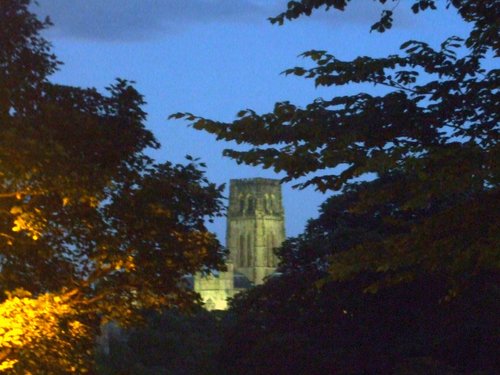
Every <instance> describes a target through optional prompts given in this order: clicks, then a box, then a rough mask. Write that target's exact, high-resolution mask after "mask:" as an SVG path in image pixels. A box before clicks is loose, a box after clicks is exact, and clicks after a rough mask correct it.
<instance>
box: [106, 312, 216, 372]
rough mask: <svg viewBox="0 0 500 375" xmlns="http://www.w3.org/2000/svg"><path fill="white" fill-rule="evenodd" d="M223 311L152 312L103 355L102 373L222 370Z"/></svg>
mask: <svg viewBox="0 0 500 375" xmlns="http://www.w3.org/2000/svg"><path fill="white" fill-rule="evenodd" d="M223 316H224V313H222V312H208V311H205V310H203V309H200V310H197V311H195V312H194V313H193V314H190V315H185V314H181V313H179V312H178V311H165V312H163V313H156V312H149V313H147V314H146V319H145V324H144V325H143V326H141V327H136V328H132V329H130V330H128V331H126V332H124V333H123V338H122V339H121V340H115V341H114V342H111V343H110V352H109V354H108V355H101V357H100V360H99V364H100V366H99V367H100V372H99V373H101V374H109V375H112V374H120V375H127V374H130V375H132V374H137V375H146V374H162V375H165V374H176V375H180V374H186V375H188V374H193V375H195V374H199V375H205V374H220V373H221V372H220V369H218V364H217V361H216V354H217V352H218V350H219V347H220V344H221V337H222V333H221V332H222V330H223Z"/></svg>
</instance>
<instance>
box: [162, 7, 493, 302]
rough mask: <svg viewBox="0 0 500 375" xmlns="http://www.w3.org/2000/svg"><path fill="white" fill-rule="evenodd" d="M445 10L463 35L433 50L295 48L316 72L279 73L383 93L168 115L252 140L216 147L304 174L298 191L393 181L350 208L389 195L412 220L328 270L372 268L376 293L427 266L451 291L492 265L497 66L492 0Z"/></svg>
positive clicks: (340, 257) (298, 11)
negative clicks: (220, 113) (346, 55)
mask: <svg viewBox="0 0 500 375" xmlns="http://www.w3.org/2000/svg"><path fill="white" fill-rule="evenodd" d="M379 2H380V3H381V4H385V3H387V1H386V0H379ZM393 3H396V4H395V5H394V6H398V5H399V6H402V5H403V4H402V3H401V4H399V2H396V1H394V2H393ZM347 6H349V1H347V0H341V1H337V0H318V1H309V0H302V1H291V2H289V3H288V7H287V10H286V11H285V12H283V13H281V14H280V15H278V16H277V17H274V18H271V22H273V23H278V24H282V23H283V22H285V21H288V20H293V19H295V18H297V17H300V16H303V15H310V14H311V13H312V12H314V11H316V10H317V9H319V8H321V7H326V9H327V10H328V9H329V8H332V9H335V10H343V9H344V8H345V7H347ZM436 7H437V4H436V2H435V1H433V0H423V1H422V0H418V1H414V2H413V4H412V5H411V8H412V10H413V12H415V13H418V12H421V11H425V10H428V9H430V10H433V9H436ZM447 7H448V8H452V9H456V10H457V11H458V13H459V14H460V16H461V17H462V19H463V20H464V21H465V22H467V23H470V24H471V26H472V31H471V32H470V35H469V37H468V38H467V39H465V40H463V39H461V38H458V37H456V36H451V37H449V38H448V39H446V40H445V41H443V43H442V44H441V48H440V49H438V50H436V49H433V48H432V47H430V46H429V45H428V44H427V43H425V42H421V41H416V40H410V41H407V42H405V43H403V45H402V46H401V54H400V55H391V56H387V57H384V58H370V57H366V56H361V57H358V58H356V59H354V60H352V61H341V60H339V59H337V58H336V57H335V56H334V55H332V54H329V53H327V52H326V51H314V50H313V51H308V52H305V53H304V54H303V56H304V57H305V58H308V59H310V60H311V62H312V63H313V64H314V66H313V67H312V68H303V67H295V68H292V69H288V70H286V71H285V74H292V75H297V76H304V77H306V78H308V79H313V80H314V83H315V85H316V86H326V87H330V86H343V85H349V84H356V83H371V84H374V85H375V86H383V87H385V88H386V89H387V90H388V93H386V94H384V95H375V94H370V93H363V92H361V93H359V94H356V95H352V96H338V97H333V98H331V99H321V98H319V99H316V100H315V101H314V102H313V103H311V104H309V105H307V106H306V107H305V108H300V107H297V106H295V105H293V104H291V103H289V102H281V103H277V104H276V105H275V107H274V111H273V112H271V113H267V114H263V115H259V114H257V113H256V112H255V111H252V110H243V111H240V112H239V113H238V118H237V119H236V120H235V121H233V122H232V123H222V122H218V121H213V120H209V119H205V118H202V117H199V116H195V115H193V114H189V113H178V114H174V115H172V117H174V118H184V119H187V120H189V121H191V122H192V126H193V127H194V128H196V129H200V130H204V131H207V132H209V133H212V134H214V135H216V137H217V139H222V140H235V141H237V142H239V143H242V142H243V143H246V144H248V145H250V146H251V148H250V149H248V150H246V151H235V150H225V151H224V153H225V155H226V156H229V157H231V158H233V159H235V160H236V161H237V162H238V163H247V164H250V165H261V166H263V167H265V168H274V170H275V171H278V172H279V171H284V172H286V175H287V176H286V177H285V178H284V179H283V180H284V181H292V180H295V179H298V178H305V179H306V182H304V183H302V184H298V185H297V186H298V187H301V188H303V187H306V186H309V185H314V186H316V188H317V189H319V190H321V191H327V190H329V191H343V192H347V191H349V189H351V188H352V187H355V186H356V183H357V182H356V181H358V180H359V179H360V178H364V177H367V176H375V178H383V177H387V178H388V179H391V183H390V184H388V185H385V186H381V188H380V189H370V190H369V191H368V193H367V194H361V195H360V196H359V200H358V202H357V203H356V204H355V205H353V206H352V207H351V210H354V211H361V212H363V211H365V212H369V211H370V210H371V208H372V207H374V206H376V205H378V204H380V203H383V202H391V201H392V200H394V199H397V200H398V209H399V211H400V216H406V217H412V218H414V220H412V221H411V225H409V226H407V227H406V230H405V231H403V232H399V233H397V234H396V235H393V236H387V237H385V238H384V239H383V240H382V241H378V242H376V243H374V244H370V243H368V242H367V243H365V244H363V245H360V246H357V247H353V248H352V249H351V250H350V251H346V252H342V253H339V254H335V255H333V256H332V258H331V262H330V271H331V272H330V274H331V277H333V278H334V279H336V280H344V279H348V278H352V277H355V276H356V275H357V274H359V272H364V271H375V272H378V273H380V274H383V275H385V276H386V277H385V279H384V280H381V281H380V280H379V282H378V283H377V284H373V285H371V286H368V287H367V290H371V291H376V290H377V289H378V288H379V287H380V286H381V285H383V284H391V283H395V282H396V283H397V282H401V281H404V280H409V279H412V278H414V277H415V276H416V275H417V274H418V272H420V271H419V270H425V272H427V271H432V272H435V273H444V274H446V275H447V277H448V280H449V287H450V289H449V291H450V296H451V295H453V294H454V293H456V292H457V290H459V289H460V288H461V287H462V286H464V284H467V283H468V282H469V281H470V279H471V278H474V277H475V276H477V275H478V274H480V273H482V272H497V271H498V269H499V267H500V259H499V257H498V254H499V253H500V252H499V251H498V250H499V247H498V244H499V243H500V239H499V237H498V233H500V232H499V228H498V220H495V218H494V212H495V209H494V208H496V207H498V198H499V197H498V194H499V191H498V184H499V179H498V176H499V170H498V163H497V162H496V160H497V159H498V157H499V146H498V130H499V128H498V124H499V115H498V110H497V106H498V90H497V88H498V85H499V71H498V69H494V68H486V67H485V64H484V62H485V60H487V59H488V58H492V57H491V56H492V55H494V56H495V57H498V55H499V53H500V45H499V43H498V40H500V38H499V34H500V30H499V28H498V23H497V22H496V20H497V19H498V17H499V15H500V5H499V3H498V2H497V1H494V0H486V1H472V0H449V1H448V2H447ZM391 24H392V10H390V9H385V10H384V11H383V13H382V16H381V19H380V20H379V21H378V22H376V23H375V24H374V25H373V26H372V30H375V31H380V32H383V31H385V30H387V29H389V28H390V27H391ZM339 170H340V172H338V171H339ZM321 173H323V174H322V175H321ZM399 176H404V178H399ZM386 219H387V220H392V218H391V217H387V218H386Z"/></svg>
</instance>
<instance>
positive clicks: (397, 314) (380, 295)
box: [220, 179, 500, 374]
mask: <svg viewBox="0 0 500 375" xmlns="http://www.w3.org/2000/svg"><path fill="white" fill-rule="evenodd" d="M383 183H385V181H383V179H382V180H379V181H374V182H370V183H362V184H360V185H359V186H357V187H356V188H353V189H352V190H351V191H350V192H349V193H345V194H342V195H337V196H333V197H331V198H330V199H328V200H327V201H326V202H325V203H324V204H323V205H322V206H321V210H320V215H319V217H318V218H316V219H314V220H310V221H309V223H308V225H307V227H306V230H305V232H304V233H303V234H301V235H300V236H299V237H297V238H291V239H288V240H287V241H286V242H285V243H284V245H283V247H282V248H281V249H280V251H279V255H280V259H281V264H280V268H279V271H281V274H282V275H281V276H280V277H274V278H271V279H269V280H267V282H266V283H265V284H263V285H261V286H258V287H256V288H254V289H251V290H249V291H247V292H244V293H242V294H239V295H237V296H236V297H235V298H234V299H233V301H232V303H231V309H230V311H229V314H231V315H232V316H233V317H234V322H233V324H232V325H231V326H229V327H228V329H226V332H225V338H224V340H223V343H222V348H221V351H220V363H221V366H222V368H224V369H225V370H226V372H227V373H229V374H268V373H273V374H330V373H335V374H382V373H383V374H429V373H436V374H438V373H439V374H442V373H446V374H461V373H485V374H489V373H495V372H496V368H497V366H498V363H497V360H496V354H495V352H496V347H497V346H495V343H497V342H498V339H497V338H496V335H497V333H495V327H496V328H498V325H497V324H496V310H497V308H496V305H497V301H498V298H499V292H500V290H499V289H498V284H497V283H495V280H494V276H493V275H491V274H486V273H483V274H482V275H481V276H480V277H476V278H475V279H474V280H472V281H471V282H470V283H469V284H468V285H467V287H466V288H464V289H463V290H462V293H460V294H459V295H458V296H456V297H455V298H454V299H453V300H452V301H448V302H445V301H443V298H442V297H443V295H444V294H445V293H446V289H447V283H446V275H439V274H436V273H432V272H427V273H425V274H424V273H423V272H420V273H419V274H418V275H417V277H415V278H413V279H412V280H411V281H407V282H405V283H398V284H394V285H390V286H386V287H385V288H383V289H380V290H378V292H377V293H363V290H364V289H365V288H366V286H367V285H370V284H373V283H376V282H377V281H378V280H380V279H381V276H380V275H379V273H377V272H363V273H360V274H358V275H357V277H356V278H353V279H351V280H343V281H336V280H330V279H329V278H328V277H327V275H328V266H329V261H328V259H329V257H331V256H332V254H335V253H341V252H349V251H350V249H351V248H352V247H353V246H354V247H355V246H361V245H363V244H365V243H370V242H372V241H379V239H380V238H384V237H386V236H389V235H392V234H394V233H398V232H401V231H404V230H405V229H404V227H405V226H404V225H400V224H399V221H400V220H394V221H387V220H385V218H386V217H387V215H389V214H392V215H400V213H399V212H398V211H399V210H398V209H397V202H393V204H390V205H387V204H379V205H378V206H377V207H376V208H374V209H373V211H371V212H362V213H360V212H352V211H351V210H350V208H351V207H352V206H355V205H356V204H357V201H358V199H359V198H358V195H360V194H364V193H365V192H366V191H368V190H370V189H371V188H373V189H378V188H379V186H378V185H380V184H383ZM381 213H386V215H381ZM401 220H403V219H401ZM496 332H498V331H496ZM277 348H279V349H277ZM277 350H279V353H280V355H276V352H277Z"/></svg>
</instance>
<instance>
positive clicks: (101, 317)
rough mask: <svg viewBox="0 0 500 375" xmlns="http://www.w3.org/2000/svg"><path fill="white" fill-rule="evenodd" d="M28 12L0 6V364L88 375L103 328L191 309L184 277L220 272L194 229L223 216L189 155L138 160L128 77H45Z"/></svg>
mask: <svg viewBox="0 0 500 375" xmlns="http://www.w3.org/2000/svg"><path fill="white" fill-rule="evenodd" d="M30 4H31V1H30V0H7V1H2V3H1V5H0V22H1V24H2V28H1V30H0V254H1V256H0V261H1V273H0V289H1V290H2V291H3V292H6V293H8V292H11V294H8V295H6V297H5V299H3V302H2V304H1V305H0V314H1V315H2V317H3V318H4V319H5V321H6V322H9V323H8V324H7V326H5V327H2V331H1V333H0V334H1V335H2V339H1V340H0V361H1V362H0V363H1V365H2V366H10V367H11V368H12V369H11V371H12V372H13V373H28V372H30V371H31V372H33V373H39V372H40V371H46V372H50V373H58V372H59V373H68V372H71V371H73V369H75V368H76V369H77V370H74V371H78V372H79V373H83V372H89V371H90V372H91V371H92V363H91V360H90V359H91V358H92V351H93V345H94V336H95V334H97V333H98V328H99V325H100V324H102V323H103V322H106V321H108V320H114V321H117V322H119V323H120V324H127V323H131V322H133V321H134V320H136V319H137V318H138V317H139V315H138V314H137V313H138V312H139V311H141V310H143V309H147V308H153V309H154V308H160V307H168V306H178V307H180V308H188V307H189V306H192V305H193V302H194V301H196V295H195V294H194V292H192V291H190V290H189V289H188V288H186V287H185V286H184V284H183V283H182V278H183V277H184V276H185V275H186V274H190V273H194V272H196V271H198V270H205V271H208V270H211V269H217V268H221V267H223V256H224V252H223V250H222V248H221V246H220V244H219V242H218V240H217V239H216V238H215V236H214V235H213V234H211V233H210V232H208V230H207V228H206V227H205V224H204V220H205V219H206V218H209V219H211V218H213V217H214V216H217V215H221V212H222V201H221V191H222V187H221V186H216V185H214V184H212V183H210V182H209V181H208V180H207V179H206V178H205V176H204V172H203V170H202V169H203V167H204V165H203V164H202V163H198V161H197V160H194V159H192V158H190V162H189V163H188V164H186V165H181V164H177V165H174V164H172V163H169V162H166V163H163V164H158V163H156V162H154V161H153V160H152V159H150V158H149V157H147V156H146V154H145V153H144V150H145V149H146V148H148V147H152V148H157V147H159V144H158V142H157V141H156V140H155V138H154V136H153V135H152V133H151V132H150V131H149V130H147V129H146V128H145V126H144V123H145V120H146V114H145V113H144V111H143V110H142V109H141V107H142V105H143V104H144V101H143V97H142V96H141V95H140V94H139V93H138V92H137V91H136V90H135V89H134V88H133V86H132V84H131V83H130V82H127V81H125V80H117V82H116V83H114V84H112V85H111V86H110V87H109V88H108V89H107V91H108V92H107V94H106V95H103V94H101V93H99V92H98V91H97V90H95V89H82V88H77V87H69V86H61V85H56V84H53V83H51V82H50V81H49V77H50V75H51V74H52V73H53V72H54V71H55V70H56V69H57V68H58V66H59V62H58V61H57V59H56V57H55V56H54V55H53V54H52V53H51V51H50V44H49V43H48V42H47V41H46V40H45V39H44V38H42V37H41V36H40V31H41V30H43V29H44V28H46V27H48V26H49V25H50V21H49V20H45V21H40V20H38V19H37V18H36V16H35V15H34V14H32V13H31V12H30V10H29V6H30ZM22 306H24V307H22ZM42 306H44V307H43V308H44V309H45V310H44V311H41V309H42ZM21 307H22V308H21ZM33 317H35V318H33ZM3 322H4V321H3ZM34 322H35V323H34ZM36 322H38V323H36ZM44 322H46V323H47V325H45V326H44V325H43V323H44ZM9 327H10V328H9ZM75 327H78V330H74V329H73V328H75ZM37 330H39V332H38V333H37V332H36V331H37ZM46 331H50V332H52V333H53V335H52V336H44V335H40V333H42V332H46ZM16 337H24V339H23V340H17V339H15V338H16ZM69 337H71V340H70V339H69ZM52 338H54V340H52ZM13 340H14V341H13ZM68 343H74V345H70V346H68ZM76 343H78V344H76ZM63 344H64V345H63ZM47 345H52V347H51V348H52V349H51V351H50V353H51V354H50V355H45V354H46V352H45V351H44V350H45V349H43V348H47V347H48V346H47ZM69 347H72V348H73V349H76V348H78V350H76V352H78V353H79V355H80V357H78V355H77V356H76V357H75V356H73V354H71V353H70V351H68V350H69V349H68V348H69ZM89 353H90V354H89Z"/></svg>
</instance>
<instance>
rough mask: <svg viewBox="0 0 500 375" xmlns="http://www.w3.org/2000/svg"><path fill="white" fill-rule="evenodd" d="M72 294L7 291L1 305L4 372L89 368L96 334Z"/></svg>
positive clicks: (0, 353)
mask: <svg viewBox="0 0 500 375" xmlns="http://www.w3.org/2000/svg"><path fill="white" fill-rule="evenodd" d="M71 297H72V296H71V293H60V294H58V295H57V294H49V293H46V294H42V295H40V296H38V297H33V296H32V295H31V294H30V293H29V292H26V291H24V290H17V291H15V292H14V293H7V299H6V300H5V301H3V302H2V303H1V304H0V371H8V372H10V373H16V374H17V373H19V374H21V373H22V374H27V373H33V374H36V373H40V372H41V371H43V372H44V373H45V372H48V373H54V372H56V373H86V372H88V371H89V365H92V360H91V359H92V342H93V341H92V339H90V340H89V338H90V337H92V336H91V334H90V333H91V332H89V327H88V326H87V325H86V324H85V323H84V322H82V320H81V317H79V314H78V312H77V310H76V308H75V306H73V304H72V298H71Z"/></svg>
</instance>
